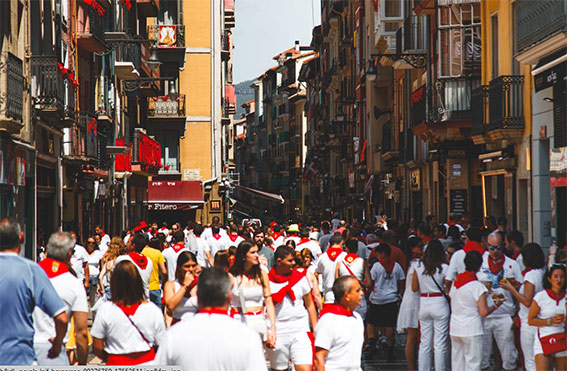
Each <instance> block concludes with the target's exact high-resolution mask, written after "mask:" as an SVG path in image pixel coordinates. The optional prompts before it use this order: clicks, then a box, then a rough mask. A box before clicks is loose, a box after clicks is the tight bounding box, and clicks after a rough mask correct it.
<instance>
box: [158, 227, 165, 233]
mask: <svg viewBox="0 0 567 371" xmlns="http://www.w3.org/2000/svg"><path fill="white" fill-rule="evenodd" d="M165 230H167V228H165V227H161V228H160V229H159V231H160V232H163V231H165Z"/></svg>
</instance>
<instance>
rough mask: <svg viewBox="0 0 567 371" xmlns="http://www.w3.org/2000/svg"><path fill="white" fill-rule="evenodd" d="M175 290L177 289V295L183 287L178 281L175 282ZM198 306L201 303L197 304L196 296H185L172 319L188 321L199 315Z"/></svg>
mask: <svg viewBox="0 0 567 371" xmlns="http://www.w3.org/2000/svg"><path fill="white" fill-rule="evenodd" d="M174 289H175V293H177V291H179V290H180V289H181V285H180V284H179V281H177V280H175V281H174ZM198 304H199V303H198V302H197V297H196V296H191V297H189V298H188V297H186V296H183V297H182V298H181V301H180V302H179V304H178V305H177V306H176V307H175V309H174V310H173V313H171V314H172V317H173V318H175V319H179V320H182V321H186V320H188V319H189V318H192V317H193V316H194V315H195V314H196V313H197V310H198V309H199V305H198Z"/></svg>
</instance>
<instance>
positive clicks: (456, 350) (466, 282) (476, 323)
mask: <svg viewBox="0 0 567 371" xmlns="http://www.w3.org/2000/svg"><path fill="white" fill-rule="evenodd" d="M481 265H482V255H480V253H479V252H478V251H475V250H472V251H469V252H468V253H467V254H466V255H465V271H464V272H463V273H460V274H458V275H457V278H456V279H455V282H453V286H452V287H451V291H450V292H449V296H450V297H451V321H450V323H449V335H450V336H451V361H452V365H451V366H452V369H453V370H463V371H464V370H466V371H469V370H470V371H473V370H474V371H478V370H480V363H481V361H482V344H483V334H484V329H483V325H482V322H483V321H482V318H483V317H486V316H487V315H489V314H490V313H492V312H494V311H495V310H496V309H497V308H498V307H499V306H500V304H501V303H502V302H500V301H496V302H495V304H494V305H492V306H491V307H488V305H487V304H486V293H487V292H488V289H487V288H486V286H484V285H483V284H482V283H480V282H479V281H478V278H477V277H476V273H477V272H478V270H479V269H480V267H481Z"/></svg>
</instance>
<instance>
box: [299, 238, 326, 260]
mask: <svg viewBox="0 0 567 371" xmlns="http://www.w3.org/2000/svg"><path fill="white" fill-rule="evenodd" d="M305 248H308V249H309V250H311V254H313V264H316V263H317V260H319V255H321V246H319V243H318V242H316V241H313V240H309V241H306V242H300V243H298V244H296V245H295V251H301V250H303V249H305Z"/></svg>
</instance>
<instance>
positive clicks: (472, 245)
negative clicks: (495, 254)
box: [463, 241, 485, 255]
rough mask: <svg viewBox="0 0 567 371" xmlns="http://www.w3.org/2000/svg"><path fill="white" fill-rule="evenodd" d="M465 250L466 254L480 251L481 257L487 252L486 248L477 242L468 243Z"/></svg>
mask: <svg viewBox="0 0 567 371" xmlns="http://www.w3.org/2000/svg"><path fill="white" fill-rule="evenodd" d="M463 250H464V251H465V253H467V252H469V251H478V252H479V253H480V255H482V254H484V252H485V250H484V247H482V245H481V244H480V243H478V242H476V241H469V242H467V244H466V245H465V246H464V247H463Z"/></svg>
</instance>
